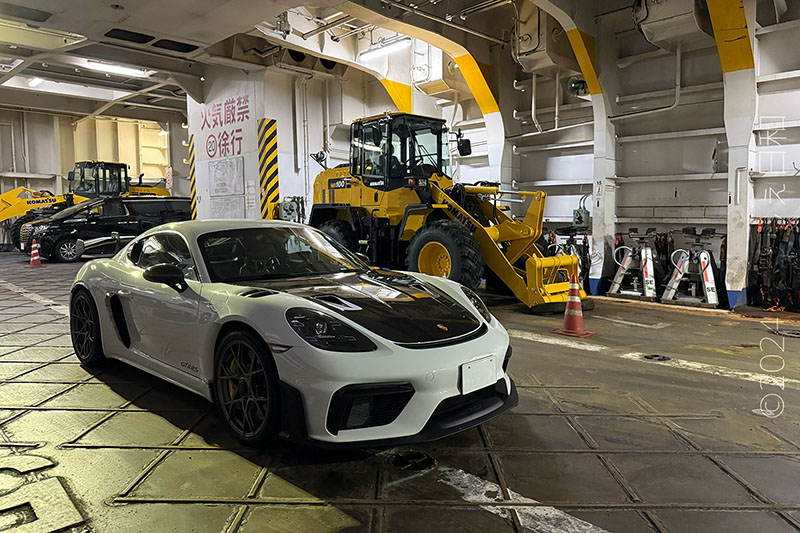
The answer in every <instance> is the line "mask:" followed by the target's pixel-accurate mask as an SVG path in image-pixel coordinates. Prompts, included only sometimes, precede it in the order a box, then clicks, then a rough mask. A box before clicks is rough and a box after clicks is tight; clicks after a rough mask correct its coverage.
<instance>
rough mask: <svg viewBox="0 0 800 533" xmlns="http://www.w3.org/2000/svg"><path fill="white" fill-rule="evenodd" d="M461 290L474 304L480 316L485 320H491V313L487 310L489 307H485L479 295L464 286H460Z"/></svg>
mask: <svg viewBox="0 0 800 533" xmlns="http://www.w3.org/2000/svg"><path fill="white" fill-rule="evenodd" d="M461 292H463V293H464V296H466V297H467V299H468V300H469V301H470V302H471V303H472V305H474V306H475V309H477V310H478V312H479V313H480V314H481V316H482V317H483V318H484V319H486V322H491V321H492V314H491V313H490V312H489V309H488V308H487V307H486V304H485V303H483V300H481V297H480V296H478V295H477V294H475V293H474V292H472V290H470V289H468V288H466V287H464V286H462V287H461Z"/></svg>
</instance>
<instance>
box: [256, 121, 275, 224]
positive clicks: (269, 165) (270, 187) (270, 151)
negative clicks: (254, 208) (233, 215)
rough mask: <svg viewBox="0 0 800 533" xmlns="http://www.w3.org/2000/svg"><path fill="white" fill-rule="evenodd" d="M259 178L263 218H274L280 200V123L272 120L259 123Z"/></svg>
mask: <svg viewBox="0 0 800 533" xmlns="http://www.w3.org/2000/svg"><path fill="white" fill-rule="evenodd" d="M258 178H259V184H260V187H261V218H273V217H274V216H275V204H277V203H278V201H279V200H280V191H279V187H278V183H279V180H278V121H276V120H274V119H271V118H262V119H259V121H258Z"/></svg>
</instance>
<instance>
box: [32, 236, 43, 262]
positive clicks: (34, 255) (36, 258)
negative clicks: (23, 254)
mask: <svg viewBox="0 0 800 533" xmlns="http://www.w3.org/2000/svg"><path fill="white" fill-rule="evenodd" d="M41 266H42V260H41V259H39V243H37V242H36V239H33V241H31V268H39V267H41Z"/></svg>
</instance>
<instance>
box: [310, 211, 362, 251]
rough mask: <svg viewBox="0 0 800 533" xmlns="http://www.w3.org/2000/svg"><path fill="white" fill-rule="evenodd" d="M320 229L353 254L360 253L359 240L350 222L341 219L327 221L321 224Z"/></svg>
mask: <svg viewBox="0 0 800 533" xmlns="http://www.w3.org/2000/svg"><path fill="white" fill-rule="evenodd" d="M319 229H320V231H321V232H323V233H324V234H325V235H327V236H328V237H330V238H331V239H333V240H334V241H336V242H338V243H339V244H341V245H343V246H344V247H345V248H347V249H348V250H350V251H351V252H357V251H358V238H357V237H356V232H355V231H353V227H352V226H351V225H350V223H349V222H348V221H346V220H341V219H335V220H327V221H325V222H323V223H322V224H320V226H319Z"/></svg>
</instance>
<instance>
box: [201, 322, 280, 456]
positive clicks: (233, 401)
mask: <svg viewBox="0 0 800 533" xmlns="http://www.w3.org/2000/svg"><path fill="white" fill-rule="evenodd" d="M214 361H215V363H214V367H215V368H214V392H215V394H214V398H215V400H216V404H217V408H218V409H219V410H220V413H221V414H222V417H223V418H224V419H225V421H226V422H227V423H228V426H229V427H230V428H231V430H232V431H233V433H234V434H235V435H236V437H237V438H238V439H239V440H240V441H241V442H243V443H244V444H247V445H248V446H252V445H258V444H265V443H267V442H269V441H270V440H272V439H273V438H274V437H275V435H276V434H277V432H278V414H279V411H278V372H277V370H276V369H275V363H274V361H273V360H272V356H271V354H270V352H269V348H267V345H266V344H265V343H264V341H262V340H261V339H260V338H258V337H257V336H256V335H255V334H253V333H251V332H249V331H245V330H236V331H231V332H230V333H227V334H226V335H225V336H224V337H223V338H222V340H220V342H219V345H218V346H217V351H216V354H215V359H214Z"/></svg>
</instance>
